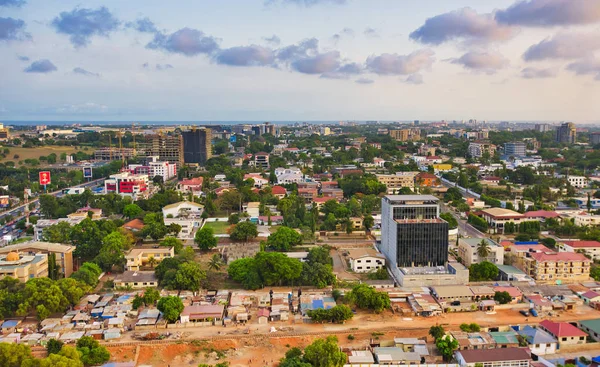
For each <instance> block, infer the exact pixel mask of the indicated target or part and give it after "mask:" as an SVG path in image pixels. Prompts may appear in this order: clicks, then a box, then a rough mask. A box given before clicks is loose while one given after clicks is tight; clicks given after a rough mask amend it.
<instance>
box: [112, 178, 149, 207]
mask: <svg viewBox="0 0 600 367" xmlns="http://www.w3.org/2000/svg"><path fill="white" fill-rule="evenodd" d="M149 181H150V179H149V177H148V175H147V174H134V173H131V172H127V171H125V172H121V173H117V174H115V175H110V177H109V178H108V179H106V180H104V191H105V192H106V193H107V194H108V193H110V192H114V193H117V194H119V195H121V196H129V197H131V198H133V199H134V200H135V199H138V198H141V197H145V196H146V195H147V194H148V185H149Z"/></svg>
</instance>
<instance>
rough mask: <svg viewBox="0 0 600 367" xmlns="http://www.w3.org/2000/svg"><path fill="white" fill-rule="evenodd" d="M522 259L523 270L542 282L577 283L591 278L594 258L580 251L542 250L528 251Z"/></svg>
mask: <svg viewBox="0 0 600 367" xmlns="http://www.w3.org/2000/svg"><path fill="white" fill-rule="evenodd" d="M521 260H522V262H520V264H522V265H521V266H522V269H521V270H523V272H525V274H527V275H528V276H530V277H531V278H533V279H534V280H536V281H538V282H540V283H548V284H556V283H557V281H558V282H559V283H576V282H584V281H587V280H589V278H590V265H591V262H592V260H590V259H588V258H587V257H585V255H583V254H580V253H573V252H548V251H547V252H541V251H540V252H532V253H528V254H526V256H525V257H522V258H521ZM518 264H519V263H518ZM520 264H519V265H520Z"/></svg>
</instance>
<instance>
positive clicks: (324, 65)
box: [291, 51, 340, 74]
mask: <svg viewBox="0 0 600 367" xmlns="http://www.w3.org/2000/svg"><path fill="white" fill-rule="evenodd" d="M339 66H340V53H339V52H338V51H329V52H326V53H322V54H317V55H315V56H312V57H306V58H302V59H298V60H295V61H293V62H292V63H291V67H292V69H294V70H296V71H298V72H300V73H303V74H323V73H329V72H332V71H334V70H336V69H337V68H338V67H339Z"/></svg>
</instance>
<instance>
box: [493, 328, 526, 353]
mask: <svg viewBox="0 0 600 367" xmlns="http://www.w3.org/2000/svg"><path fill="white" fill-rule="evenodd" d="M490 336H491V337H492V339H494V342H495V343H496V348H512V347H515V348H516V347H519V334H517V332H516V331H514V330H512V329H510V330H509V331H490Z"/></svg>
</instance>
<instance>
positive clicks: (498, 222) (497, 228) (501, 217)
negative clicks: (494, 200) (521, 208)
mask: <svg viewBox="0 0 600 367" xmlns="http://www.w3.org/2000/svg"><path fill="white" fill-rule="evenodd" d="M481 217H482V218H483V219H485V221H486V222H487V223H488V225H489V227H490V230H492V231H493V233H504V226H505V225H506V223H509V222H512V223H515V224H518V223H521V221H523V219H524V218H525V216H524V215H523V214H521V213H518V212H516V211H514V210H510V209H503V208H489V209H483V210H482V211H481Z"/></svg>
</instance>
